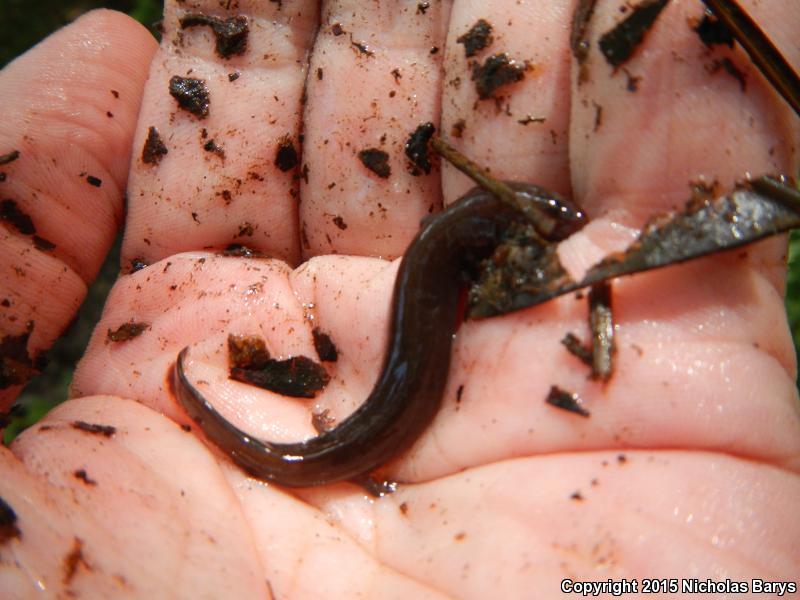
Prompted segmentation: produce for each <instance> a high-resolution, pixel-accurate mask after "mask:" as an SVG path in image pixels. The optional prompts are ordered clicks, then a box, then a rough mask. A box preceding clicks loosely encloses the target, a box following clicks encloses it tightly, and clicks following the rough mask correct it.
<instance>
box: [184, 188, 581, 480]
mask: <svg viewBox="0 0 800 600" xmlns="http://www.w3.org/2000/svg"><path fill="white" fill-rule="evenodd" d="M509 186H510V188H511V189H512V190H513V191H514V195H515V197H516V202H517V204H518V206H520V207H523V208H524V207H530V206H531V205H534V208H533V210H532V211H527V210H526V211H525V212H544V213H545V214H546V215H548V216H549V217H550V218H551V219H552V222H551V228H550V230H549V231H548V232H547V235H546V236H543V237H546V241H547V242H556V241H559V240H562V239H564V238H566V237H568V236H569V235H571V234H572V233H574V232H575V231H577V230H578V229H580V228H581V227H583V225H584V224H585V222H586V218H585V216H584V213H583V212H582V211H581V210H580V208H578V207H577V206H576V205H575V204H573V203H572V202H570V201H568V200H566V199H564V198H561V197H559V196H557V195H555V194H553V193H551V192H549V191H547V190H544V189H542V188H540V187H537V186H535V185H532V184H521V183H512V182H509ZM523 218H524V217H523V216H522V214H521V213H520V212H519V210H515V209H512V208H509V207H508V204H507V203H506V202H504V201H502V200H499V199H498V198H497V197H495V196H494V195H492V194H490V193H488V192H486V191H484V190H482V189H480V188H476V189H473V190H472V191H470V192H469V193H467V194H466V195H465V196H464V197H462V198H461V199H460V200H459V201H458V202H456V203H455V204H453V205H452V206H450V207H449V208H447V210H445V211H444V212H442V213H439V214H438V215H434V216H432V217H429V218H428V219H426V221H425V222H424V223H423V226H422V228H421V230H420V232H419V233H418V234H417V236H416V238H414V240H413V241H412V243H411V245H410V246H409V248H408V250H407V252H406V254H405V256H404V257H403V260H402V262H401V264H400V269H399V271H398V274H397V280H396V282H395V287H394V296H393V298H392V314H391V321H390V331H389V347H388V349H387V351H386V357H385V359H384V363H383V369H382V370H381V373H380V376H379V377H378V381H377V383H376V384H375V387H374V388H373V390H372V393H371V394H370V395H369V397H368V398H367V400H366V401H365V402H364V403H363V404H362V405H361V406H360V407H359V408H358V409H357V410H356V411H355V412H354V413H353V414H352V415H350V416H349V417H347V418H346V419H344V420H343V421H342V422H341V423H339V424H338V425H337V426H336V427H334V428H333V429H331V430H329V431H325V432H323V433H321V434H320V435H318V436H316V437H314V438H311V439H309V440H306V441H304V442H297V443H289V444H275V443H270V442H262V441H259V440H256V439H254V438H253V437H252V436H250V435H249V434H247V433H246V432H244V431H242V430H240V429H238V428H237V427H234V426H233V425H232V424H231V423H229V422H228V421H226V420H225V419H224V418H223V417H222V416H221V415H220V414H219V413H218V412H217V411H216V410H215V409H214V407H213V406H212V405H211V404H210V403H209V402H208V401H207V400H206V399H205V398H203V396H202V395H201V394H200V393H199V392H198V391H197V389H195V388H194V387H193V386H192V385H191V384H190V383H189V381H188V379H187V378H186V373H185V368H184V363H185V361H186V355H187V353H188V348H184V349H183V350H182V351H181V353H180V355H179V356H178V360H177V362H176V363H175V368H174V369H173V375H172V376H173V384H174V389H175V393H176V395H177V398H178V400H179V402H180V403H181V404H182V405H183V407H184V408H185V409H186V411H187V413H188V414H189V416H190V417H191V418H192V419H194V420H195V421H196V422H197V424H198V425H199V426H200V428H201V429H202V430H203V432H204V433H205V434H206V436H207V437H208V438H209V439H210V440H211V441H212V442H213V443H214V444H216V445H217V446H218V447H219V448H220V449H222V450H223V451H225V452H227V453H228V454H229V455H230V457H231V459H232V460H233V461H234V462H235V463H236V464H237V465H239V466H240V467H241V468H243V469H244V470H245V471H247V472H248V473H250V474H251V475H253V476H254V477H257V478H259V479H263V480H268V481H274V482H276V483H279V484H281V485H286V486H292V487H305V486H313V485H321V484H325V483H332V482H335V481H341V480H347V479H354V478H358V477H360V476H363V475H366V474H368V473H370V472H372V471H373V470H375V469H376V468H377V467H379V466H381V465H382V464H384V463H386V462H387V461H388V460H390V459H391V458H393V457H394V456H397V455H398V454H399V453H401V452H402V451H403V450H406V449H407V448H409V447H410V446H411V444H413V443H414V442H415V441H416V440H417V438H419V436H420V435H421V434H422V432H423V431H424V430H425V429H426V428H427V426H428V424H429V423H430V422H431V421H432V420H433V417H434V416H435V415H436V413H437V412H438V410H439V407H440V405H441V402H442V396H443V394H444V388H445V384H446V383H447V371H448V369H449V366H450V349H451V346H452V342H453V334H454V333H455V331H456V329H457V328H458V313H459V311H458V305H459V299H460V296H461V288H462V285H461V282H462V281H463V277H462V274H463V271H464V268H465V267H467V266H469V265H473V264H475V262H476V261H477V260H479V259H480V258H483V257H485V256H487V255H488V254H489V253H491V251H492V250H493V249H494V247H495V246H496V245H497V243H498V240H499V237H500V235H501V234H502V232H503V231H504V230H505V228H506V227H507V226H508V224H509V223H511V222H512V221H514V220H520V219H523ZM552 225H554V226H552Z"/></svg>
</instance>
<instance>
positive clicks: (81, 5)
mask: <svg viewBox="0 0 800 600" xmlns="http://www.w3.org/2000/svg"><path fill="white" fill-rule="evenodd" d="M98 7H105V8H113V9H115V10H119V11H122V12H125V13H128V14H129V15H131V16H132V17H134V18H135V19H137V20H138V21H139V22H141V23H143V24H144V25H146V26H152V25H153V24H154V23H156V22H157V21H158V19H160V18H161V8H162V2H161V0H127V1H126V0H118V1H108V0H105V1H103V0H99V1H90V0H63V1H62V0H36V1H33V2H32V1H31V0H0V40H2V42H0V67H2V66H4V65H5V64H7V63H8V62H9V61H11V60H12V59H13V58H15V57H16V56H18V55H19V54H21V53H22V52H24V51H25V50H27V49H28V48H30V47H31V46H33V45H34V44H35V43H36V42H38V41H39V40H41V39H43V38H44V37H46V36H47V35H48V34H49V33H51V32H52V31H54V30H56V29H58V28H59V27H61V26H62V25H65V24H67V23H69V22H70V21H72V20H74V19H75V18H77V17H78V16H80V15H81V14H82V13H84V12H86V11H88V10H91V9H93V8H98ZM789 249H790V251H789V281H788V285H787V288H786V310H787V312H788V315H789V322H790V325H791V329H792V333H793V336H794V343H795V348H798V346H800V232H798V231H795V232H793V233H792V236H791V240H790V246H789ZM119 256H120V238H119V237H118V239H117V241H116V243H115V245H114V248H113V249H112V251H111V253H110V254H109V256H108V258H107V259H106V261H105V264H104V265H103V267H102V269H101V271H100V275H99V276H98V278H97V281H95V283H94V284H93V285H92V286H91V287H90V288H89V293H88V296H87V297H86V301H85V302H84V303H83V306H82V307H81V309H80V311H79V312H78V316H77V317H76V319H75V320H74V321H73V323H72V324H71V325H70V327H69V329H68V330H67V332H66V334H65V335H64V337H63V338H62V339H61V340H59V341H58V343H57V344H56V345H55V346H54V347H53V348H52V350H51V351H50V352H49V353H48V358H49V365H48V367H47V368H46V369H45V371H44V372H43V373H42V374H41V375H39V376H38V377H36V378H34V379H33V380H31V381H30V383H29V384H28V385H27V386H26V387H25V389H24V391H23V392H22V394H21V395H20V397H19V399H18V404H20V405H21V406H22V411H21V413H20V414H19V415H17V416H16V417H15V418H14V419H13V421H12V423H11V425H10V426H9V427H8V429H6V434H5V441H6V442H8V441H9V440H11V439H13V437H14V436H15V435H16V434H17V433H18V432H19V431H20V430H22V429H24V428H25V427H27V426H29V425H30V424H32V423H35V422H36V421H37V420H38V419H39V418H41V416H42V415H43V414H44V413H45V412H47V411H48V410H49V409H50V408H51V407H52V406H54V405H55V404H57V403H59V402H62V401H63V400H65V399H66V397H67V389H68V387H69V383H70V381H71V380H72V372H73V369H74V368H75V363H76V362H77V360H78V359H79V358H80V357H81V355H82V354H83V352H84V350H85V348H86V344H87V343H88V341H89V336H90V335H91V332H92V328H93V327H94V324H95V323H97V321H98V320H99V318H100V314H101V312H102V310H103V304H104V303H105V299H106V296H107V295H108V292H109V290H110V289H111V286H112V285H113V283H114V279H116V277H117V273H118V271H119Z"/></svg>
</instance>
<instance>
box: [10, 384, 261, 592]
mask: <svg viewBox="0 0 800 600" xmlns="http://www.w3.org/2000/svg"><path fill="white" fill-rule="evenodd" d="M12 451H13V454H12V452H10V451H9V450H7V449H6V448H0V469H2V472H3V477H2V478H0V496H2V498H3V499H4V500H5V502H6V503H7V504H8V505H9V506H10V507H11V508H12V510H13V511H14V513H15V514H16V521H15V526H16V528H17V530H18V534H17V535H15V536H11V537H10V538H6V539H4V540H3V545H2V551H3V558H4V560H3V565H2V568H0V587H2V589H3V590H4V593H5V594H6V595H10V597H14V598H22V597H30V596H33V595H36V594H41V593H42V592H45V593H49V594H52V595H54V596H81V595H83V596H88V597H98V596H100V597H119V596H121V595H122V596H131V597H147V596H150V597H152V596H160V595H162V594H163V593H164V590H181V594H187V595H192V594H199V595H203V594H211V595H213V596H217V597H223V596H227V595H228V594H234V595H235V596H236V597H242V598H244V597H261V598H264V597H267V593H268V591H267V586H266V583H265V581H264V578H263V570H262V566H261V565H260V564H259V561H258V558H257V556H258V555H257V553H256V549H255V547H254V544H253V540H252V537H251V536H250V533H249V530H248V527H247V523H246V521H245V519H244V515H243V514H242V511H241V509H240V507H239V503H238V501H237V499H236V497H235V496H234V495H233V494H232V493H231V491H230V488H229V487H228V486H227V485H226V480H225V477H224V475H223V473H222V471H221V470H220V469H219V467H218V466H217V464H216V461H215V459H214V457H213V456H212V455H211V454H210V453H209V452H208V451H207V450H206V449H205V448H203V446H202V445H201V444H199V443H198V442H197V440H196V439H194V437H193V436H192V435H191V434H190V433H187V432H186V431H183V430H181V428H180V427H179V426H178V425H176V424H175V423H173V422H171V421H169V420H168V419H165V418H164V417H162V416H161V415H158V414H157V413H155V412H153V411H150V410H148V409H146V408H145V407H143V406H141V405H140V404H138V403H136V402H133V401H130V400H123V399H121V398H107V397H105V398H98V397H95V398H84V399H81V400H76V401H70V402H67V403H65V404H63V405H61V406H59V407H58V408H56V409H55V410H53V411H52V412H51V413H49V414H48V415H47V417H45V419H44V420H43V421H41V422H40V423H38V424H37V425H36V426H35V427H33V428H31V429H29V430H27V431H26V432H25V433H23V434H22V435H21V436H20V437H19V438H18V439H17V440H16V441H15V443H14V444H13V446H12ZM4 533H5V530H4ZM220 548H224V549H225V551H224V553H222V554H220V552H219V549H220Z"/></svg>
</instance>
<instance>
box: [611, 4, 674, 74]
mask: <svg viewBox="0 0 800 600" xmlns="http://www.w3.org/2000/svg"><path fill="white" fill-rule="evenodd" d="M668 1H669V0H644V1H643V2H641V3H639V4H638V5H636V6H635V7H634V9H633V11H632V12H631V14H629V15H628V16H627V17H626V18H625V19H624V20H623V21H621V22H620V23H619V24H618V25H617V26H616V27H614V29H612V30H611V31H608V32H606V33H604V34H603V35H602V36H600V41H599V44H600V51H601V52H602V53H603V56H605V58H606V61H607V62H608V64H610V65H612V66H614V67H618V66H620V65H621V64H623V63H624V62H625V61H627V60H628V59H629V58H630V57H631V55H632V54H633V52H634V51H635V50H636V48H638V47H639V44H641V43H642V40H643V39H644V36H645V34H646V33H647V32H648V30H649V29H650V28H651V27H652V26H653V23H655V22H656V19H657V18H658V15H659V14H661V11H662V10H663V9H664V7H665V6H666V5H667V3H668Z"/></svg>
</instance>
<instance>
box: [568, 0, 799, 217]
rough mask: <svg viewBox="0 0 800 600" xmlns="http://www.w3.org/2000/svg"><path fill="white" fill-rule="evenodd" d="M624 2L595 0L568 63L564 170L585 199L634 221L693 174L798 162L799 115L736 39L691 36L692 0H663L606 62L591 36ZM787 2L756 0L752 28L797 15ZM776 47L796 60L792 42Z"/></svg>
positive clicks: (725, 182)
mask: <svg viewBox="0 0 800 600" xmlns="http://www.w3.org/2000/svg"><path fill="white" fill-rule="evenodd" d="M743 4H744V6H745V7H746V8H748V9H750V8H754V7H755V3H753V2H744V3H743ZM623 5H624V3H623V2H611V3H603V4H598V5H597V7H596V10H595V14H594V16H593V17H592V18H591V20H590V22H589V26H588V30H587V36H586V37H587V40H588V41H589V45H590V48H591V49H590V51H589V53H588V57H587V59H586V62H585V64H584V65H583V67H582V68H579V69H576V77H575V87H574V94H575V101H574V102H573V103H572V108H573V110H572V130H571V131H572V134H571V161H572V176H573V186H574V188H575V191H576V195H577V197H578V198H579V199H580V200H581V201H582V202H583V203H584V205H585V206H586V208H588V209H590V210H591V211H592V212H593V213H594V214H602V213H608V212H613V213H614V215H615V218H616V219H617V220H622V221H623V222H627V223H629V224H633V225H635V226H641V224H642V223H643V222H644V221H645V220H646V219H648V218H649V217H651V216H652V215H654V214H657V213H659V212H663V211H664V210H669V209H672V208H674V207H679V206H683V204H684V203H685V201H686V199H687V198H688V196H689V185H690V183H691V182H705V184H706V185H708V186H713V185H714V184H715V183H716V184H718V185H719V186H721V188H722V189H727V188H729V187H730V186H731V185H732V184H733V183H734V182H735V181H736V180H738V179H741V178H743V177H744V176H745V175H746V174H747V173H752V174H754V175H758V174H762V173H785V172H791V171H792V168H793V167H796V165H797V162H796V161H797V154H796V152H797V150H796V148H795V145H794V143H793V140H794V139H796V137H797V132H798V120H797V118H796V117H795V116H794V115H793V114H792V113H791V111H790V110H789V109H788V107H787V105H786V104H785V103H784V102H783V100H782V99H781V98H780V97H779V96H778V95H777V93H776V92H775V91H773V90H772V88H771V86H770V85H769V83H767V82H766V80H765V79H764V78H763V77H762V76H761V75H760V73H759V72H758V70H757V69H756V67H755V66H754V65H752V64H751V63H750V61H749V59H748V58H747V55H746V54H745V53H744V52H743V51H742V50H741V48H739V47H738V46H736V47H734V48H732V49H731V48H729V47H728V46H726V45H724V44H722V45H721V44H717V45H714V46H712V47H709V46H707V45H706V44H705V43H704V42H703V41H702V40H701V38H700V36H699V35H698V33H697V32H696V31H695V28H696V27H697V25H699V23H700V22H701V20H702V17H703V6H702V5H701V4H700V3H697V2H689V1H681V2H670V3H669V4H667V5H666V7H665V8H664V9H663V11H662V12H661V14H660V15H659V16H658V18H657V20H656V22H655V24H654V25H653V27H652V28H651V29H650V30H649V31H648V32H647V34H646V35H645V37H644V40H643V42H642V44H641V47H640V48H638V49H637V50H636V51H635V52H633V54H632V56H631V57H630V59H629V60H628V61H626V62H625V63H624V64H621V65H620V66H618V67H616V68H615V67H613V66H612V65H610V64H608V62H607V60H606V59H605V58H604V57H603V55H602V54H601V52H600V49H599V45H598V44H599V42H598V40H599V39H600V38H601V36H602V35H603V34H605V33H606V32H608V31H610V30H612V29H613V27H614V26H615V25H616V24H617V23H619V22H620V21H621V20H622V19H623V18H625V16H626V14H624V12H621V7H623ZM792 8H793V7H791V3H773V4H771V5H770V9H769V11H767V10H763V9H762V11H759V13H758V14H759V16H760V17H761V25H762V27H763V28H765V29H766V31H768V32H772V31H773V30H775V29H780V28H781V27H786V26H787V24H788V23H792V22H796V20H797V15H796V12H797V11H795V10H792ZM780 24H783V25H780ZM786 51H787V58H788V59H789V61H790V62H792V63H794V64H797V63H798V61H800V50H798V49H797V48H796V47H794V46H792V45H788V46H787V47H786ZM581 73H584V74H587V75H586V77H585V78H584V77H581V76H579V74H581Z"/></svg>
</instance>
